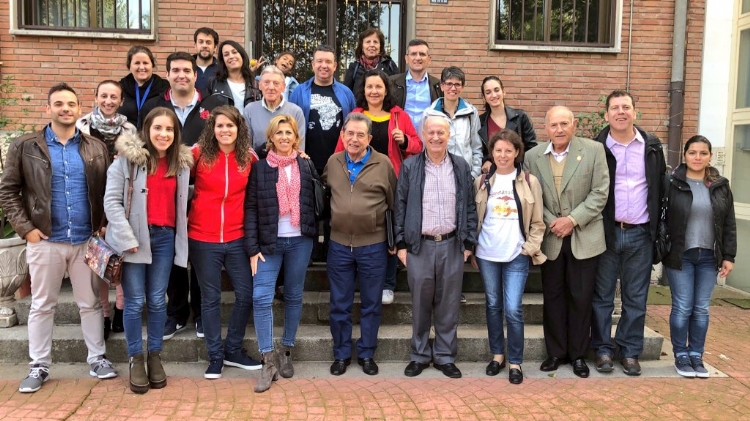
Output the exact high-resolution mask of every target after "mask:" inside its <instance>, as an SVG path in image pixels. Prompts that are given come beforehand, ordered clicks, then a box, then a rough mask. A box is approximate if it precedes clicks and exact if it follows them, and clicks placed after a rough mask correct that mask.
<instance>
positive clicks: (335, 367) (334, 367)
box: [331, 358, 352, 376]
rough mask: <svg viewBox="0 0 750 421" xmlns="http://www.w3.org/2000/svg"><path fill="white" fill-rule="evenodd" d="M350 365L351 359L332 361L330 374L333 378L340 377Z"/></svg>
mask: <svg viewBox="0 0 750 421" xmlns="http://www.w3.org/2000/svg"><path fill="white" fill-rule="evenodd" d="M351 363H352V359H351V358H347V359H345V360H339V359H337V360H334V361H333V364H331V374H333V375H334V376H340V375H342V374H344V373H346V367H348V366H349V364H351Z"/></svg>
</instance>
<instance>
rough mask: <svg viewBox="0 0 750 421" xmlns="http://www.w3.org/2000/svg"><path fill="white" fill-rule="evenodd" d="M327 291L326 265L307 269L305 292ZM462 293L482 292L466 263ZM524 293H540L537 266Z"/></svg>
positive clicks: (403, 283) (399, 281)
mask: <svg viewBox="0 0 750 421" xmlns="http://www.w3.org/2000/svg"><path fill="white" fill-rule="evenodd" d="M222 289H224V290H227V291H228V290H231V284H230V283H229V279H228V278H226V276H225V279H224V282H223V286H222ZM329 289H330V288H329V284H328V275H327V271H326V265H325V264H324V263H315V264H313V265H312V266H310V267H308V268H307V275H306V276H305V291H328V290H329ZM408 290H409V283H408V282H407V280H406V270H405V269H401V270H399V272H398V275H397V277H396V291H408ZM463 291H464V292H484V284H483V283H482V277H481V275H480V274H479V271H478V270H477V269H474V267H472V266H471V265H470V264H468V263H467V264H466V265H465V267H464V281H463ZM525 292H538V293H541V292H542V273H541V271H540V269H539V267H538V266H532V267H531V268H529V277H528V279H527V280H526V289H525Z"/></svg>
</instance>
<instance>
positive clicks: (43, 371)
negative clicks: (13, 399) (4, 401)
mask: <svg viewBox="0 0 750 421" xmlns="http://www.w3.org/2000/svg"><path fill="white" fill-rule="evenodd" d="M47 380H49V368H48V367H47V366H44V365H41V364H36V365H34V366H32V367H31V370H30V371H29V375H28V376H26V378H25V379H23V380H21V386H19V387H18V391H19V392H21V393H34V392H36V391H37V390H39V389H41V388H42V384H43V383H44V382H46V381H47Z"/></svg>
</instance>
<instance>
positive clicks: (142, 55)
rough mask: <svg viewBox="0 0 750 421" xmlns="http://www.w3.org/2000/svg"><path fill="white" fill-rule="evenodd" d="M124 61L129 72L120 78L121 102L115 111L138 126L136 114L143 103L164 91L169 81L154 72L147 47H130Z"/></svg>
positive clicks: (154, 64) (152, 55) (151, 55)
mask: <svg viewBox="0 0 750 421" xmlns="http://www.w3.org/2000/svg"><path fill="white" fill-rule="evenodd" d="M126 63H127V65H128V70H130V74H128V75H127V76H125V77H124V78H122V79H120V86H122V98H123V102H122V105H121V106H120V109H118V110H117V113H118V114H122V115H124V116H125V117H127V118H128V122H129V123H130V124H132V125H133V126H135V127H138V126H139V121H138V116H139V115H140V112H141V108H142V107H143V104H145V103H146V101H148V100H149V99H151V98H154V97H156V96H159V95H161V94H163V93H164V92H166V91H167V89H169V81H167V80H166V79H162V78H161V77H159V75H156V74H154V69H155V68H156V59H154V54H153V53H152V52H151V50H149V49H148V47H144V46H143V45H135V46H133V47H131V48H130V50H128V59H127V61H126Z"/></svg>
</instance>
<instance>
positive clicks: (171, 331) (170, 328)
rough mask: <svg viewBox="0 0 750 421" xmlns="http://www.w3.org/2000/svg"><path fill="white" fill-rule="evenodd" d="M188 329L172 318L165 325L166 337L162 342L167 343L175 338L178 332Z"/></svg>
mask: <svg viewBox="0 0 750 421" xmlns="http://www.w3.org/2000/svg"><path fill="white" fill-rule="evenodd" d="M186 327H187V326H185V325H184V324H180V323H177V320H175V319H173V318H171V317H170V318H168V319H167V321H166V322H165V323H164V336H163V337H162V340H163V341H167V340H170V339H172V338H174V335H175V334H177V332H182V331H183V330H185V328H186Z"/></svg>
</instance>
